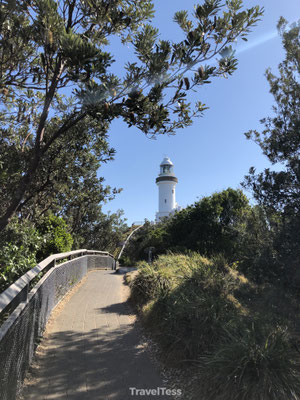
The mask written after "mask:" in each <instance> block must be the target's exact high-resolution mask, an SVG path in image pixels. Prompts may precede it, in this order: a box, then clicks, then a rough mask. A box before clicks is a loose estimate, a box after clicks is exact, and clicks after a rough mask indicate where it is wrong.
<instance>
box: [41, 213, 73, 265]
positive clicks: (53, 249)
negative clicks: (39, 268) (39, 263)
mask: <svg viewBox="0 0 300 400" xmlns="http://www.w3.org/2000/svg"><path fill="white" fill-rule="evenodd" d="M37 229H38V232H39V233H40V235H41V236H42V237H43V243H42V245H41V248H40V250H39V251H38V252H37V258H38V259H39V260H43V259H44V258H46V257H48V256H49V255H51V254H56V253H64V252H67V251H70V250H71V248H72V243H73V239H72V236H71V234H70V233H69V232H68V227H67V224H66V222H65V221H64V220H63V218H61V217H57V216H55V215H53V214H50V215H48V216H47V217H44V218H43V219H42V221H41V222H39V223H38V225H37Z"/></svg>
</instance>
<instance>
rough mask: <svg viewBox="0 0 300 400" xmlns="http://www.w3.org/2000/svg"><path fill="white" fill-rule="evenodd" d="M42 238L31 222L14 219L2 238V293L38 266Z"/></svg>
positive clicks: (0, 243)
mask: <svg viewBox="0 0 300 400" xmlns="http://www.w3.org/2000/svg"><path fill="white" fill-rule="evenodd" d="M41 244H42V236H41V235H40V233H39V232H38V231H37V230H36V229H35V227H34V225H33V224H32V223H31V222H29V221H22V223H21V222H20V221H18V220H17V219H13V220H12V222H11V223H10V225H9V226H8V227H7V228H6V229H5V231H3V232H2V233H1V236H0V292H2V291H3V290H5V289H6V288H7V287H8V286H9V285H11V284H12V283H13V282H14V281H15V280H16V279H18V278H19V277H20V276H21V275H23V274H24V273H25V272H26V271H28V270H29V269H30V268H32V267H34V266H35V265H36V264H37V259H36V253H37V251H38V250H39V249H40V248H41Z"/></svg>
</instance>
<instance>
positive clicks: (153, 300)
mask: <svg viewBox="0 0 300 400" xmlns="http://www.w3.org/2000/svg"><path fill="white" fill-rule="evenodd" d="M278 28H279V31H280V34H281V35H282V39H283V45H284V49H285V51H286V57H285V60H284V61H283V62H282V63H281V64H280V65H279V77H276V76H275V75H273V74H272V73H271V71H270V70H268V71H267V74H266V75H267V79H268V81H269V83H270V91H271V93H272V94H273V95H274V98H275V102H276V105H275V107H274V115H273V116H272V117H269V118H265V119H263V120H262V121H261V122H262V124H264V130H263V131H262V132H261V133H259V132H256V131H250V132H248V133H247V134H246V136H247V137H248V138H251V139H254V140H255V141H256V142H257V143H258V144H259V145H260V147H261V148H262V150H263V152H264V154H265V155H267V156H268V158H269V159H270V161H271V162H272V163H273V164H275V163H281V165H282V169H281V170H280V171H272V170H270V169H266V170H265V171H264V172H262V173H259V174H256V171H255V169H254V168H253V167H252V168H251V169H250V171H249V175H248V176H247V177H246V178H245V182H244V186H245V187H247V188H251V189H252V191H253V194H254V197H255V199H256V200H257V205H255V206H251V205H250V204H249V202H248V200H247V199H246V197H245V196H244V195H243V193H242V192H241V191H240V190H233V189H227V190H225V191H223V192H221V193H215V194H213V195H212V196H209V197H205V198H203V199H201V200H200V201H198V202H196V203H194V204H193V205H192V206H189V207H187V208H186V209H185V210H182V211H180V212H178V213H176V214H175V215H174V216H172V217H171V218H169V219H167V220H165V221H162V222H161V223H160V224H158V225H155V226H152V225H150V224H145V226H144V227H143V231H140V232H139V233H140V235H137V237H136V238H135V239H134V240H133V242H132V244H131V247H130V248H128V250H127V253H126V254H125V256H126V257H127V258H128V259H130V258H131V262H137V266H138V272H137V273H136V274H135V275H134V276H132V277H131V278H130V279H127V280H128V281H129V284H130V286H131V301H132V302H133V304H134V305H135V306H136V307H137V309H138V310H139V312H140V315H141V317H142V320H143V322H144V324H145V325H146V327H147V328H148V329H149V330H150V332H151V333H152V334H153V336H154V337H155V339H156V340H157V341H158V343H159V344H160V346H161V349H162V355H163V356H164V357H165V361H166V362H167V363H171V364H172V365H173V364H174V363H175V364H178V363H179V364H181V365H185V366H189V368H191V369H192V372H193V374H194V375H195V376H196V377H197V380H196V381H195V388H194V389H195V391H194V393H193V396H194V397H193V398H195V399H198V398H205V399H208V400H210V399H211V400H232V399H244V400H257V399H259V400H291V399H293V400H298V399H300V354H299V353H300V352H299V320H298V319H299V312H300V304H299V287H300V275H299V260H300V257H299V256H300V253H299V251H300V242H299V231H300V229H299V228H300V225H299V221H300V219H299V215H300V208H299V188H300V184H299V176H300V175H299V166H300V164H299V144H300V142H299V126H300V125H299V115H300V113H299V111H300V110H299V94H300V86H299V72H300V69H299V65H300V62H299V49H300V43H299V38H300V36H299V33H300V25H299V23H298V24H294V25H292V26H291V27H290V28H289V29H287V23H286V21H285V20H284V19H281V20H280V21H279V25H278ZM150 246H153V247H155V248H156V259H155V260H154V262H153V264H151V265H149V264H147V263H146V262H145V261H140V262H138V260H142V259H145V258H146V257H145V254H144V253H143V249H145V248H147V247H150ZM133 249H137V255H136V257H135V258H134V257H133ZM172 252H173V254H172ZM200 254H201V255H200ZM203 256H205V257H203Z"/></svg>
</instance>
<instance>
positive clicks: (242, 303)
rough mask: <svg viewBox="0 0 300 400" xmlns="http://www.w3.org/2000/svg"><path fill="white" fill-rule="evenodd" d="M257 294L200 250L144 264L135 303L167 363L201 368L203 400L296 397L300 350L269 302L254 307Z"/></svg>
mask: <svg viewBox="0 0 300 400" xmlns="http://www.w3.org/2000/svg"><path fill="white" fill-rule="evenodd" d="M259 293H260V292H259V288H257V287H255V285H253V284H252V283H251V282H249V281H248V280H247V279H246V278H245V277H244V276H243V275H241V274H239V273H238V271H237V270H236V268H230V267H229V266H228V265H227V264H226V261H225V260H224V258H222V257H220V256H219V257H215V258H212V259H210V260H208V259H206V258H204V257H201V256H200V255H199V254H197V253H191V254H188V255H182V254H169V255H163V256H160V257H159V258H158V259H157V260H156V261H155V262H154V263H153V264H152V265H148V264H147V263H142V264H140V265H139V273H138V274H137V275H136V277H135V278H134V279H133V280H132V282H131V299H132V301H133V302H134V304H136V305H137V307H138V308H139V310H140V311H141V315H142V318H143V321H144V323H145V325H146V326H147V328H148V329H149V330H150V331H151V332H152V334H153V336H154V337H155V339H156V340H157V341H158V343H159V344H160V345H161V348H162V350H163V354H164V355H165V360H166V361H167V362H168V363H171V364H174V363H185V364H186V363H192V364H193V365H194V366H196V369H197V376H198V389H199V391H201V393H202V394H205V398H207V399H208V400H235V399H239V400H240V399H241V400H296V399H297V400H298V399H299V398H300V397H299V396H300V370H299V357H298V356H299V353H297V351H296V350H295V348H293V346H292V344H291V340H290V338H289V334H288V330H287V328H286V327H284V326H279V325H278V321H279V320H283V319H280V318H277V317H278V316H277V315H275V314H272V312H271V311H270V308H268V309H264V307H263V302H261V304H260V309H259V310H258V311H255V310H254V309H253V307H252V304H255V301H256V302H257V296H258V295H259ZM254 300H255V301H254ZM195 398H197V397H195Z"/></svg>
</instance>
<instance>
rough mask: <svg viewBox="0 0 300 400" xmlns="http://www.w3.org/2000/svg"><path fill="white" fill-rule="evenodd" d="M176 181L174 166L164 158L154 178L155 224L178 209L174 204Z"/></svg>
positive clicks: (167, 158)
mask: <svg viewBox="0 0 300 400" xmlns="http://www.w3.org/2000/svg"><path fill="white" fill-rule="evenodd" d="M177 183H178V179H177V178H176V176H175V174H174V164H173V163H172V161H171V160H170V159H169V157H165V158H164V159H163V160H162V162H161V164H160V173H159V175H158V177H157V178H156V184H157V186H158V212H157V213H156V222H159V221H160V220H161V219H162V218H164V217H168V216H169V215H170V214H172V213H174V212H175V211H176V210H178V209H179V207H178V204H177V203H176V197H175V187H176V185H177Z"/></svg>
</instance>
